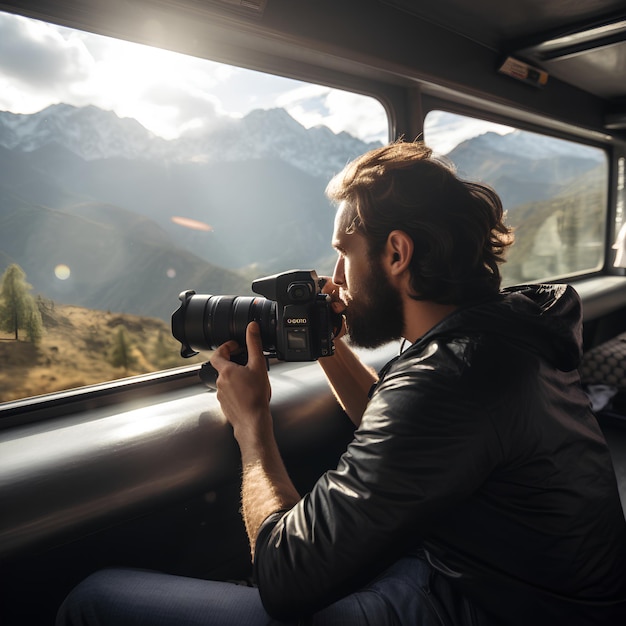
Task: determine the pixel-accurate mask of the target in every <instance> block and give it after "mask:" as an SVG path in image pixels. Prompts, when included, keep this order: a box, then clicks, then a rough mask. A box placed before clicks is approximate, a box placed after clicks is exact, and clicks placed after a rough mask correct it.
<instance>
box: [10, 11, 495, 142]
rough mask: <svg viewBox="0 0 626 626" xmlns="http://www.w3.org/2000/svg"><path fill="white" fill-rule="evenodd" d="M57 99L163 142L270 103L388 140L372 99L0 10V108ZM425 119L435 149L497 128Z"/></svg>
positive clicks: (311, 121)
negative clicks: (108, 114) (124, 120)
mask: <svg viewBox="0 0 626 626" xmlns="http://www.w3.org/2000/svg"><path fill="white" fill-rule="evenodd" d="M59 102H63V103H66V104H72V105H74V106H85V105H89V104H91V105H95V106H98V107H100V108H102V109H105V110H111V111H114V112H115V113H117V115H119V116H120V117H132V118H135V119H136V120H138V121H139V122H140V123H141V124H142V125H143V126H145V127H146V128H147V129H149V130H150V131H152V132H153V133H155V134H157V135H159V136H162V137H164V138H166V139H174V138H176V137H179V136H181V135H182V134H184V133H193V132H200V131H202V130H203V129H206V128H210V127H211V126H212V125H214V124H216V123H219V121H220V119H222V118H223V117H231V118H238V117H243V116H244V115H246V114H247V113H248V112H250V111H251V110H253V109H257V108H261V109H268V108H272V107H282V108H284V109H285V110H287V112H288V113H289V114H290V115H291V116H292V117H293V118H295V119H296V120H297V121H298V122H299V123H300V124H302V125H303V126H305V127H306V128H310V127H312V126H318V125H325V126H327V127H328V128H330V129H331V130H333V131H334V132H336V133H337V132H341V131H347V132H348V133H350V134H352V135H354V136H356V137H359V138H360V139H363V140H365V141H381V142H383V143H385V142H386V141H387V139H388V127H387V119H386V115H385V112H384V109H383V107H382V105H381V104H380V103H379V102H377V101H376V100H375V99H373V98H367V97H365V96H361V95H358V94H352V93H349V92H342V91H338V90H333V89H330V88H328V87H323V86H319V85H311V84H307V83H302V82H298V81H294V80H290V79H286V78H280V77H276V76H272V75H269V74H262V73H259V72H252V71H250V70H244V69H241V68H237V67H231V66H227V65H223V64H219V63H214V62H211V61H207V60H204V59H197V58H194V57H189V56H185V55H182V54H177V53H173V52H169V51H164V50H159V49H157V48H150V47H148V46H142V45H139V44H134V43H129V42H125V41H120V40H115V39H111V38H108V37H102V36H99V35H93V34H90V33H84V32H79V31H74V30H71V29H67V28H63V27H61V26H56V25H52V24H47V23H44V22H40V21H37V20H30V19H27V18H24V17H20V16H16V15H11V14H7V13H1V12H0V110H3V111H10V112H12V113H35V112H37V111H40V110H41V109H44V108H45V107H46V106H49V105H50V104H56V103H59ZM431 115H432V114H431ZM435 118H436V119H433V118H431V124H430V128H431V132H430V134H431V137H432V138H433V141H435V139H434V138H435V137H436V138H437V142H438V145H437V146H433V147H435V148H436V150H437V151H438V152H441V153H443V154H445V153H446V152H447V151H449V150H450V149H451V148H452V147H454V145H456V143H458V142H459V141H461V140H463V139H466V138H468V137H469V136H471V135H472V134H476V133H480V132H485V130H489V129H490V128H491V127H494V128H492V129H493V130H496V132H506V130H504V131H503V130H498V128H500V129H502V128H504V127H496V125H485V123H481V125H480V126H479V127H474V126H473V127H472V128H471V130H470V129H469V128H467V127H466V128H465V129H464V130H461V129H460V128H459V127H458V124H455V123H454V121H452V122H451V121H450V120H449V118H448V117H447V115H446V114H437V115H436V116H435ZM427 141H429V143H430V141H431V140H430V139H428V137H427Z"/></svg>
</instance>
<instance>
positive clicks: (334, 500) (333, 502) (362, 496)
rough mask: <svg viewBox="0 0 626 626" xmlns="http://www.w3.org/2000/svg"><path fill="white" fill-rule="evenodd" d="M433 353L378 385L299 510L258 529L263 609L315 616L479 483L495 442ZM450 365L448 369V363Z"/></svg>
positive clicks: (456, 375)
mask: <svg viewBox="0 0 626 626" xmlns="http://www.w3.org/2000/svg"><path fill="white" fill-rule="evenodd" d="M446 350H448V349H447V348H446V347H445V346H444V347H441V346H439V347H438V346H437V345H435V346H433V347H432V351H433V354H434V353H436V352H438V353H439V354H438V357H437V359H436V361H437V367H436V371H435V368H434V366H433V364H432V363H431V362H430V360H429V358H425V359H424V358H421V357H420V358H418V359H412V360H409V359H407V360H404V361H403V363H402V364H398V365H397V366H396V367H395V368H392V369H391V370H390V371H389V372H388V373H387V375H386V376H385V377H384V378H383V379H382V381H381V382H380V383H379V386H378V388H377V389H376V391H375V392H374V394H373V396H372V399H371V401H370V403H369V405H368V407H367V410H366V412H365V414H364V416H363V420H362V423H361V426H360V427H359V429H358V430H357V432H356V433H355V438H354V440H353V441H352V442H351V444H350V445H349V446H348V449H347V450H346V452H345V453H344V454H343V456H342V457H341V459H340V461H339V463H338V466H337V468H336V469H335V470H332V471H328V472H327V473H326V474H324V475H323V476H322V477H321V478H320V479H319V480H318V482H317V483H316V484H315V486H314V487H313V489H312V490H311V492H310V493H308V494H307V495H306V496H305V497H304V498H303V499H302V500H301V501H300V502H299V503H298V504H297V505H296V506H294V507H293V508H292V509H291V510H289V511H288V512H286V513H276V514H274V515H272V516H270V517H269V518H268V519H267V520H265V522H264V523H263V525H262V526H261V529H260V531H259V534H258V536H257V541H256V549H255V563H254V569H255V576H256V580H257V584H258V586H259V590H260V594H261V599H262V601H263V604H264V606H265V608H266V610H267V611H268V612H269V613H270V614H271V615H272V616H273V617H275V618H277V619H282V620H287V619H292V618H294V617H296V616H302V615H308V614H311V613H314V612H316V611H318V610H320V609H322V608H324V607H325V606H327V605H329V604H331V603H332V602H334V601H336V600H338V599H339V598H341V597H343V596H345V595H347V594H348V593H351V592H353V591H355V590H356V589H358V588H359V587H361V586H362V585H363V584H365V583H366V582H367V581H369V580H371V579H372V578H373V577H374V576H376V575H377V574H378V573H380V571H382V569H384V568H385V567H386V566H387V565H388V564H390V563H391V562H393V561H394V560H396V559H397V558H399V557H400V556H401V555H402V554H404V553H406V552H407V551H408V550H409V549H410V548H411V547H413V546H415V545H416V544H417V543H418V542H419V540H420V538H421V537H423V536H424V534H425V533H427V532H428V530H429V528H431V527H432V526H433V524H436V522H437V519H438V517H439V516H441V515H443V514H445V513H446V512H447V511H449V510H451V509H452V508H453V507H454V506H455V504H456V503H458V502H460V501H462V500H463V499H465V498H466V497H467V496H468V495H469V494H471V493H472V492H473V491H474V490H475V489H477V487H478V486H479V485H480V484H481V483H482V482H483V481H484V479H485V477H486V476H487V474H488V473H489V471H490V469H491V468H492V467H493V465H494V463H496V462H497V458H498V452H497V451H498V450H499V444H498V442H497V441H496V440H497V436H496V434H495V430H494V428H493V426H492V425H491V420H490V416H489V415H488V414H486V412H485V411H484V409H482V408H481V407H479V406H476V402H475V400H474V399H473V398H474V397H475V395H476V394H474V393H472V391H471V390H470V389H466V388H464V384H463V379H464V377H463V375H462V369H463V365H462V363H461V362H459V360H458V359H456V358H455V355H453V354H450V355H448V356H449V358H448V359H444V360H443V361H444V362H442V360H441V357H442V354H441V353H442V352H446ZM446 360H447V363H446Z"/></svg>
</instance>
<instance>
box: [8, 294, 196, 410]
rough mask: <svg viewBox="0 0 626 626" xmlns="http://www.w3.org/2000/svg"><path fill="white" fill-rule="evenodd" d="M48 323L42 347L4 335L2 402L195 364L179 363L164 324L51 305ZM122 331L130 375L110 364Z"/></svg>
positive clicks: (45, 316)
mask: <svg viewBox="0 0 626 626" xmlns="http://www.w3.org/2000/svg"><path fill="white" fill-rule="evenodd" d="M43 321H44V326H45V334H44V337H43V340H42V342H41V345H40V346H38V347H35V346H33V344H31V343H29V342H27V341H22V340H19V341H14V340H13V337H12V335H9V334H7V333H2V332H0V402H7V401H9V400H17V399H19V398H26V397H29V396H35V395H40V394H46V393H51V392H54V391H61V390H64V389H72V388H74V387H80V386H83V385H90V384H95V383H99V382H102V381H104V380H115V379H118V378H124V377H126V376H132V375H136V374H143V373H147V372H152V371H157V370H161V369H166V368H168V367H177V366H180V365H189V364H191V363H193V362H194V359H183V358H181V357H180V344H179V343H178V342H177V341H176V340H175V339H174V338H173V337H172V336H171V332H170V328H169V325H168V324H167V323H166V322H164V321H162V320H158V319H154V318H149V317H139V316H136V315H120V314H118V313H111V312H105V311H97V310H91V309H85V308H81V307H77V306H67V305H58V304H56V305H55V304H53V303H51V302H47V303H46V307H45V308H44V310H43ZM121 328H123V329H124V331H125V333H126V336H127V337H128V339H129V341H130V343H131V346H132V349H131V350H132V352H131V354H132V355H133V356H134V358H135V360H136V365H134V366H133V367H130V368H129V369H128V370H125V369H124V368H123V367H114V366H113V365H111V363H110V362H109V359H110V356H111V353H112V350H113V347H114V345H115V343H116V338H117V335H118V333H119V330H120V329H121ZM199 360H200V359H199V358H198V357H197V358H196V359H195V361H199Z"/></svg>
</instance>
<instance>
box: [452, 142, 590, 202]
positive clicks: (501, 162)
mask: <svg viewBox="0 0 626 626" xmlns="http://www.w3.org/2000/svg"><path fill="white" fill-rule="evenodd" d="M446 156H447V158H448V159H450V160H451V161H452V162H453V163H454V164H455V166H456V168H457V171H458V173H459V175H460V176H461V178H465V179H467V180H478V181H482V182H484V183H487V184H489V185H490V186H492V187H493V188H494V189H496V190H497V191H498V194H499V195H500V198H501V199H502V203H503V205H504V207H505V209H508V210H509V211H510V210H512V209H515V207H517V206H519V205H521V204H525V203H527V202H535V201H540V200H548V199H550V198H553V197H555V196H556V195H559V194H561V193H562V192H563V191H564V190H566V189H567V186H568V185H570V184H571V183H572V181H575V180H576V179H577V178H578V177H579V176H581V175H583V174H585V173H586V172H588V171H590V170H592V169H594V168H596V167H597V166H598V165H599V163H601V159H602V153H601V152H600V151H599V150H594V149H589V148H587V147H586V146H581V145H578V144H575V143H572V142H569V141H556V140H555V139H553V138H551V137H543V136H541V135H536V134H534V133H528V132H523V131H514V132H512V133H509V134H507V135H499V134H498V133H494V132H488V133H484V134H482V135H479V136H478V137H475V138H473V139H468V140H466V141H464V142H462V143H460V144H459V145H458V146H457V147H456V148H454V149H453V150H452V151H451V152H449V153H448V154H447V155H446Z"/></svg>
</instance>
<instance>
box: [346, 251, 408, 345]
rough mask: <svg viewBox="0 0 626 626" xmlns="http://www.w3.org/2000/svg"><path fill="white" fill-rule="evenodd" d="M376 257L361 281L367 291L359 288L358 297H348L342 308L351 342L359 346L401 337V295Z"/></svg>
mask: <svg viewBox="0 0 626 626" xmlns="http://www.w3.org/2000/svg"><path fill="white" fill-rule="evenodd" d="M382 277H384V272H383V271H382V268H381V267H380V261H379V260H378V259H372V266H371V270H370V274H369V276H368V277H367V279H366V280H365V281H364V284H366V285H368V288H367V292H365V290H364V289H362V288H361V289H359V293H361V294H365V295H362V296H361V298H360V299H359V300H350V302H349V305H348V307H347V308H346V310H345V316H346V329H347V331H348V335H349V336H350V343H352V344H354V345H356V346H360V347H361V348H378V347H379V346H382V345H383V344H386V343H389V342H390V341H394V340H395V339H400V338H401V337H402V333H403V331H404V314H403V310H402V298H401V297H400V294H399V293H398V291H396V289H394V287H393V286H392V285H390V284H389V283H388V282H387V281H386V280H385V279H384V278H382Z"/></svg>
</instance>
